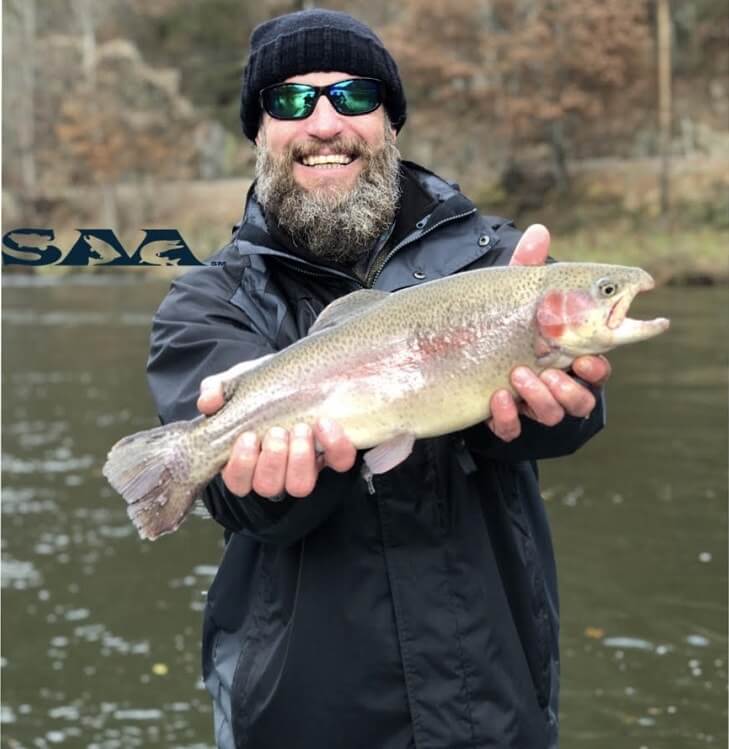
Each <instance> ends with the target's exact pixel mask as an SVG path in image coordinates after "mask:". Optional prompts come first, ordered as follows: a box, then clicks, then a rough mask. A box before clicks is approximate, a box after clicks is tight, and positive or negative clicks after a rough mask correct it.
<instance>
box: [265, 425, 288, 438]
mask: <svg viewBox="0 0 729 749" xmlns="http://www.w3.org/2000/svg"><path fill="white" fill-rule="evenodd" d="M268 436H269V438H270V439H271V440H273V441H274V442H286V441H287V440H288V436H289V433H288V432H287V431H286V430H285V429H284V428H283V427H271V429H269V431H268Z"/></svg>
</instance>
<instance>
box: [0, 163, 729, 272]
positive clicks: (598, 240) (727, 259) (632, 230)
mask: <svg viewBox="0 0 729 749" xmlns="http://www.w3.org/2000/svg"><path fill="white" fill-rule="evenodd" d="M529 179H530V180H531V182H530V183H529V184H528V185H522V187H521V189H520V190H517V191H515V192H512V193H511V194H509V193H507V192H506V191H505V188H504V186H503V181H502V182H498V181H494V180H492V181H491V182H483V183H481V184H467V185H464V186H463V187H464V192H465V193H466V194H467V195H469V196H471V197H473V198H474V200H475V201H476V203H477V204H478V205H479V207H480V208H481V209H482V210H483V211H484V212H486V213H489V214H496V215H501V216H509V217H511V218H513V219H515V222H516V224H517V225H518V226H519V227H520V228H525V227H526V226H528V225H529V224H531V223H537V222H538V223H543V224H545V225H546V226H548V227H549V229H550V231H551V233H552V238H553V245H552V254H553V256H554V257H557V258H559V259H562V260H571V261H580V260H582V261H592V262H604V263H617V264H624V265H639V266H641V267H643V268H645V269H646V270H648V271H649V272H650V273H651V274H653V275H654V277H655V278H656V281H657V282H658V284H660V285H663V284H668V283H673V284H678V283H681V284H709V283H722V284H725V283H729V160H721V159H708V158H693V159H682V160H680V161H677V162H676V164H675V165H674V173H673V178H672V183H671V188H672V193H671V206H672V209H671V212H670V216H669V217H668V219H662V218H661V217H660V216H659V210H658V203H659V194H658V189H657V185H658V163H657V161H656V160H655V159H653V160H651V159H643V160H631V161H616V160H610V161H607V160H605V161H600V162H594V163H593V162H590V163H588V162H582V163H579V164H576V165H575V167H574V171H573V175H572V182H571V185H570V189H569V191H568V192H564V191H562V192H558V191H557V190H556V189H554V188H553V187H552V188H549V187H547V188H546V189H544V190H542V191H541V192H539V190H538V189H537V188H538V187H539V185H540V184H541V183H540V180H539V179H538V178H537V177H536V176H535V175H534V174H531V173H530V175H529ZM250 184H251V180H250V179H247V178H238V179H225V180H213V181H171V182H140V183H121V184H116V185H106V186H74V187H69V188H67V189H64V190H60V191H55V192H54V193H49V194H47V195H42V196H37V197H36V199H35V200H34V201H28V200H25V199H23V198H22V196H18V195H14V194H10V193H8V192H5V191H4V192H3V234H5V232H8V231H10V230H12V229H14V228H18V227H28V228H31V227H32V228H46V229H48V228H52V229H53V231H54V244H55V245H56V246H58V247H59V249H60V250H61V252H62V254H63V255H65V254H66V253H67V252H68V251H69V250H70V248H71V247H72V246H73V244H74V243H75V242H76V241H77V240H78V238H79V231H81V230H82V227H87V228H88V227H113V228H114V231H115V234H116V236H117V237H118V239H119V241H120V242H121V244H122V246H123V247H124V248H125V249H126V251H127V252H128V253H129V254H131V253H133V252H134V250H135V249H136V247H137V246H138V245H139V244H140V242H141V241H142V239H143V238H144V233H143V231H142V229H151V228H164V229H176V230H177V231H178V232H179V233H180V234H181V236H182V237H183V238H184V240H185V242H186V243H187V245H188V247H189V248H190V250H191V251H192V253H193V254H194V255H195V257H197V258H199V259H200V260H205V259H206V258H207V257H209V256H210V255H211V254H212V253H214V252H215V251H216V250H217V249H218V248H220V247H222V246H223V245H224V244H225V243H226V242H227V241H228V239H229V238H230V235H231V230H232V228H233V226H234V225H235V224H236V223H237V221H239V219H240V216H241V214H242V212H243V207H244V204H245V197H246V194H247V192H248V189H249V188H250ZM28 270H30V269H29V268H28V266H5V267H4V268H3V271H4V272H6V273H14V272H28ZM36 270H37V271H38V272H40V273H50V274H60V273H62V272H63V271H64V270H65V269H63V268H60V267H58V266H48V267H39V268H37V269H36ZM69 270H70V271H71V272H78V269H74V268H71V269H69ZM88 270H89V271H90V270H91V269H88ZM140 270H141V269H140ZM95 271H96V272H118V269H115V270H114V271H111V269H109V268H104V267H103V266H100V267H97V268H95ZM143 272H150V273H156V274H161V275H163V276H165V277H166V276H168V275H170V273H174V272H175V271H173V270H172V269H169V268H159V269H158V268H149V269H146V270H145V271H143Z"/></svg>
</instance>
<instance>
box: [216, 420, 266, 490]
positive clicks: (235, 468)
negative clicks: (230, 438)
mask: <svg viewBox="0 0 729 749" xmlns="http://www.w3.org/2000/svg"><path fill="white" fill-rule="evenodd" d="M259 451H260V447H259V444H258V437H257V436H256V433H255V432H244V433H243V434H241V436H240V437H238V439H237V440H236V441H235V444H234V445H233V449H232V451H231V453H230V458H229V460H228V462H227V463H226V464H225V467H224V468H223V470H222V472H221V474H220V475H221V477H222V479H223V482H224V483H225V485H226V486H227V487H228V489H229V490H230V491H231V492H233V494H237V495H238V496H240V497H243V496H245V495H246V494H249V493H250V491H251V486H252V484H253V471H254V470H255V467H256V463H257V462H258V454H259Z"/></svg>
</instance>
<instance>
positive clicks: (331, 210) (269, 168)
mask: <svg viewBox="0 0 729 749" xmlns="http://www.w3.org/2000/svg"><path fill="white" fill-rule="evenodd" d="M322 145H328V146H332V147H335V150H340V148H336V146H340V147H341V151H342V152H344V153H351V154H355V155H357V156H358V157H359V158H362V159H364V160H365V167H364V169H363V170H362V172H361V173H360V174H359V176H358V177H357V181H356V182H355V184H354V186H353V187H352V188H351V189H350V190H339V189H336V188H335V189H320V190H310V191H308V190H304V189H303V188H301V187H300V186H299V185H298V184H297V183H296V182H295V181H294V177H293V163H294V159H295V157H299V158H300V157H301V155H302V151H303V153H316V150H317V148H319V147H320V146H322ZM399 168H400V152H399V151H398V149H397V146H396V145H395V138H394V136H393V135H392V132H391V130H390V127H389V123H386V126H385V143H384V145H383V147H382V148H381V149H379V150H377V151H375V150H373V149H371V148H370V147H369V146H368V145H367V143H365V142H364V141H362V140H361V139H357V140H356V141H352V140H344V139H339V138H335V139H332V140H331V141H326V142H324V141H317V142H316V143H314V144H308V145H304V146H299V147H298V148H297V147H294V148H293V149H288V150H287V151H286V152H285V153H284V154H282V155H281V156H278V157H277V156H274V155H273V154H271V153H270V152H269V151H268V149H267V148H266V144H265V140H264V141H263V142H262V143H261V145H260V146H259V147H258V151H257V154H256V196H257V198H258V202H259V203H260V204H261V206H262V208H263V210H264V211H265V213H266V216H267V217H268V219H269V220H271V219H273V220H275V221H276V222H277V223H278V225H279V227H280V228H281V229H283V230H284V231H285V232H286V233H287V234H288V235H289V236H290V237H291V239H292V240H293V241H294V243H295V244H296V245H297V246H299V247H302V248H305V249H306V250H308V251H309V252H311V253H312V254H313V255H316V256H317V257H320V258H322V259H325V260H333V261H336V262H339V263H344V264H346V265H352V264H354V263H355V262H356V261H357V260H358V259H359V258H361V257H362V256H363V255H366V254H367V253H368V252H369V250H370V248H371V247H372V245H373V243H374V242H375V240H376V239H377V238H378V237H379V236H380V235H381V234H382V233H383V232H384V231H385V230H386V229H387V228H388V227H389V226H390V224H392V222H393V220H394V218H395V213H396V211H397V205H398V201H399V199H400V178H399Z"/></svg>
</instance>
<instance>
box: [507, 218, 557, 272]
mask: <svg viewBox="0 0 729 749" xmlns="http://www.w3.org/2000/svg"><path fill="white" fill-rule="evenodd" d="M549 243H550V237H549V230H548V229H547V227H546V226H543V225H542V224H532V225H531V226H528V227H527V229H526V231H525V232H524V234H522V236H521V239H520V240H519V242H518V244H517V245H516V249H515V250H514V254H513V255H512V256H511V261H510V262H509V265H544V263H545V262H546V260H547V255H548V254H549Z"/></svg>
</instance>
